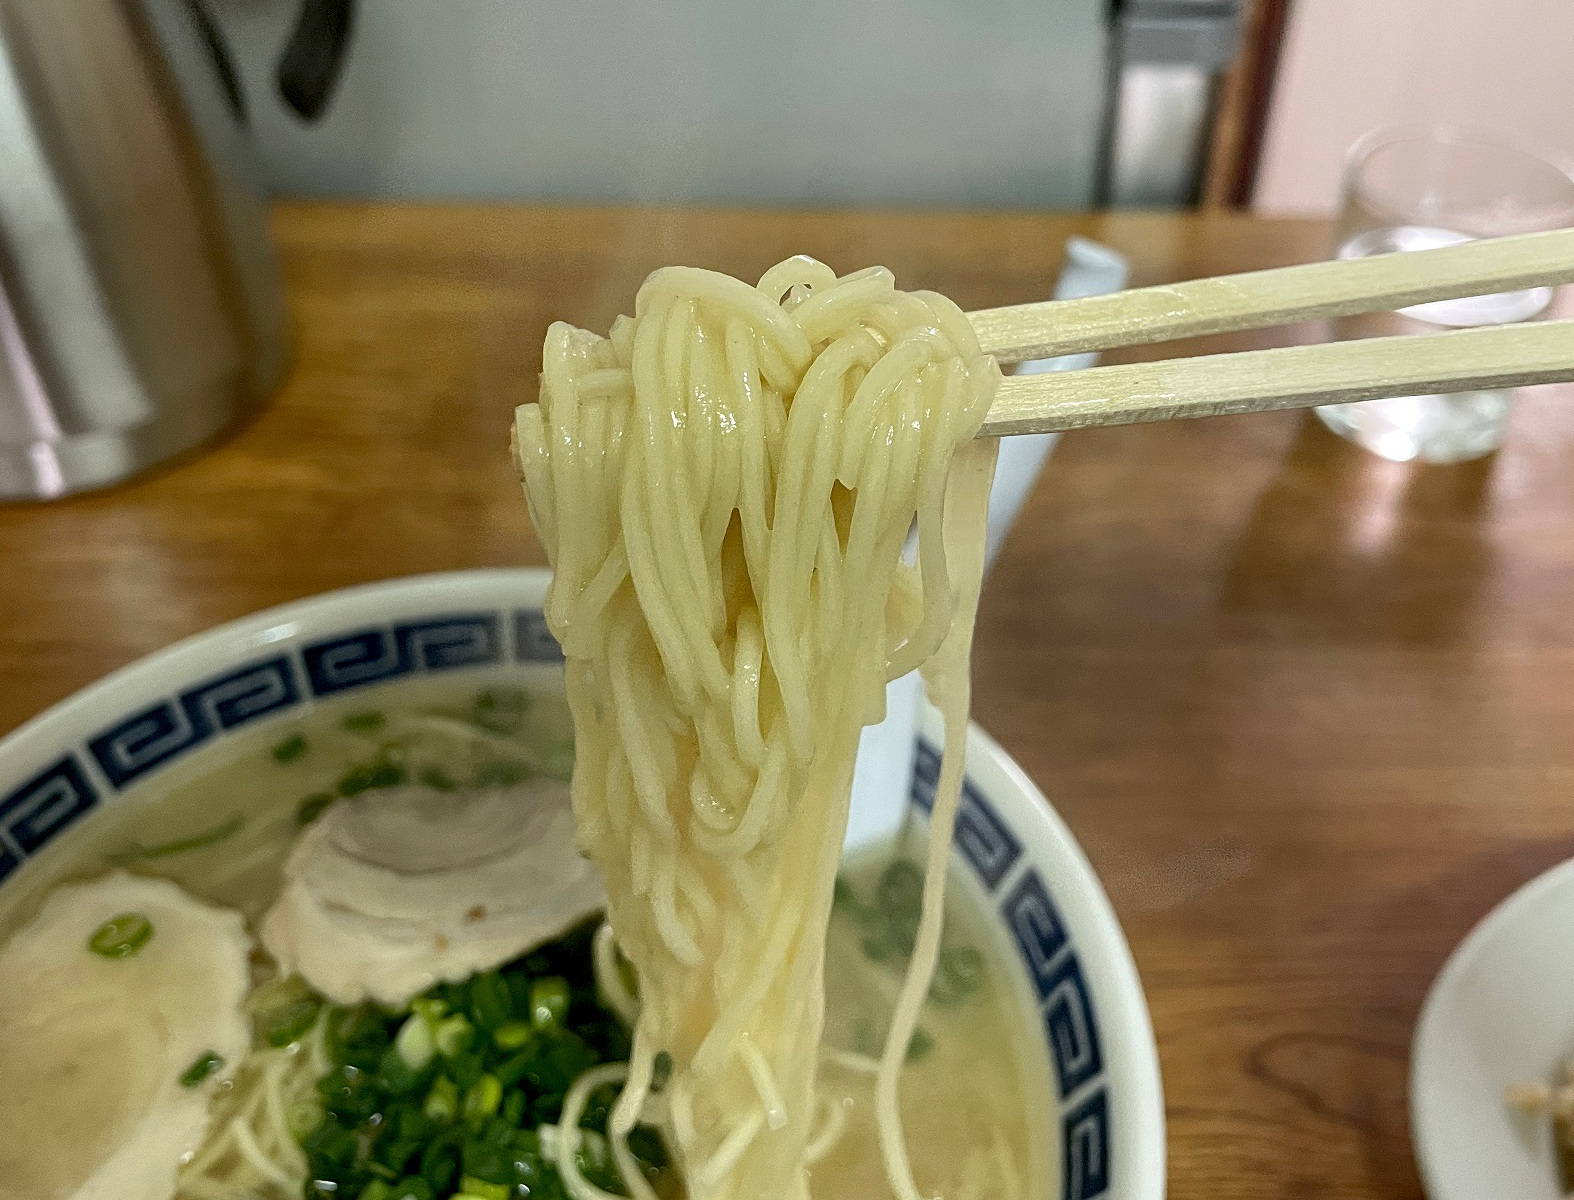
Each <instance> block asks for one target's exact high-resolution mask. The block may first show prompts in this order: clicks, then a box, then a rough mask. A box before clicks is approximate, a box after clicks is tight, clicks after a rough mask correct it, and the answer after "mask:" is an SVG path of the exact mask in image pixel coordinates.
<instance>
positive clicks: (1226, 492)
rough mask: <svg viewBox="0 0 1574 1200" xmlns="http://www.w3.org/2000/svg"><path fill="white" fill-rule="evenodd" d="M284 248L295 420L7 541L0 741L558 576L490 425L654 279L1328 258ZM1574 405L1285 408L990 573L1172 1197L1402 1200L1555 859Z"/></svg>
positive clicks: (656, 224) (636, 242)
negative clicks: (233, 646)
mask: <svg viewBox="0 0 1574 1200" xmlns="http://www.w3.org/2000/svg"><path fill="white" fill-rule="evenodd" d="M276 229H277V233H278V239H279V243H280V245H281V247H282V252H283V259H284V264H285V270H286V272H287V274H288V278H289V283H290V294H291V297H292V303H293V306H294V315H295V321H296V327H297V330H298V346H297V367H296V370H295V374H294V377H293V379H292V381H291V382H290V384H289V386H288V387H287V388H286V390H285V391H284V393H283V395H281V396H280V397H279V398H278V400H277V402H276V403H274V404H273V405H272V407H270V408H269V409H268V410H267V411H266V412H265V413H264V414H263V415H262V416H260V417H259V418H258V419H256V420H255V421H253V422H252V423H251V424H250V425H249V426H248V427H247V428H245V429H243V430H241V431H240V432H239V433H238V434H237V435H236V436H234V437H232V438H231V439H230V440H229V441H227V442H226V443H224V444H223V445H222V446H220V447H219V448H217V449H215V450H213V451H211V452H210V453H208V454H206V455H205V456H203V457H200V458H198V459H196V460H195V461H192V462H188V463H185V464H183V465H179V466H176V467H174V468H171V469H168V470H166V471H165V472H163V473H161V474H158V475H155V476H152V477H149V478H146V479H144V480H142V481H139V482H136V483H133V484H131V485H128V486H124V487H120V488H117V489H114V490H111V491H108V492H104V493H101V494H98V495H91V496H84V497H79V498H76V499H72V500H67V501H64V502H60V503H54V504H50V505H38V506H31V505H20V506H13V507H8V508H0V562H3V563H4V570H3V572H0V614H3V618H4V622H5V626H4V636H3V638H0V729H8V728H11V727H12V726H14V725H16V724H18V723H19V722H21V721H22V720H23V719H25V718H26V717H28V716H30V715H31V714H32V713H34V712H36V711H37V710H39V709H40V708H42V707H44V706H45V705H47V704H49V703H51V702H53V701H55V700H58V699H60V698H61V697H63V696H65V695H67V694H68V693H70V692H72V691H74V690H75V689H77V688H79V687H81V686H82V685H84V684H86V683H88V682H90V681H91V680H93V679H94V678H96V677H97V676H99V675H101V674H103V673H104V672H105V671H108V670H109V669H111V668H113V667H116V666H119V665H121V664H123V663H125V662H128V661H129V660H131V659H133V658H135V657H137V656H138V655H141V654H144V653H146V652H148V651H150V650H154V649H156V648H158V647H160V646H162V645H164V644H166V643H168V642H170V641H172V640H174V639H175V638H178V637H181V636H183V635H185V634H188V633H192V632H195V631H197V630H199V629H202V628H205V627H206V626H209V625H212V624H215V623H216V622H220V621H225V620H228V619H230V618H232V617H237V616H240V615H241V614H243V613H247V612H251V611H252V610H254V609H258V608H261V607H263V606H265V605H270V604H276V603H279V602H281V601H285V600H289V599H292V598H295V597H299V596H304V595H307V594H309V593H312V592H318V591H322V590H324V589H327V588H336V587H342V586H344V585H346V584H352V583H358V582H362V581H365V580H371V579H380V578H384V577H387V576H393V575H403V574H407V573H411V572H421V571H436V570H444V569H449V568H457V567H468V566H479V565H493V564H507V563H527V562H540V561H542V556H541V552H540V550H539V548H538V547H537V546H536V544H535V542H534V539H533V537H532V535H531V533H530V531H529V528H528V523H527V520H526V515H525V508H524V504H523V502H522V500H521V498H520V494H519V490H518V487H517V485H516V484H515V482H514V480H513V478H512V475H511V471H510V467H509V463H508V455H507V452H506V449H505V446H506V437H505V434H506V430H507V427H508V422H509V417H510V412H511V410H512V407H513V406H514V405H515V404H516V403H518V402H520V401H522V400H525V399H528V398H529V397H530V396H531V395H532V390H533V388H534V378H535V371H536V369H537V366H538V363H539V351H540V344H541V336H542V332H543V329H544V327H545V325H546V322H547V321H548V320H549V319H552V318H557V317H562V318H565V319H569V320H572V321H575V322H577V323H580V324H584V325H589V326H592V327H605V326H606V325H607V323H608V322H609V320H610V319H611V318H612V316H613V315H614V314H615V313H616V312H617V311H618V310H619V308H620V307H622V306H625V305H627V304H628V303H629V300H630V297H631V296H632V294H633V291H634V289H635V287H636V286H637V284H638V282H639V280H640V279H641V278H642V277H643V276H644V275H645V273H646V272H647V271H649V270H650V269H651V268H653V267H655V266H657V265H659V264H662V263H665V262H671V261H681V262H690V263H695V264H698V265H703V266H711V267H718V268H722V269H725V270H729V271H733V272H735V273H738V274H742V275H754V274H757V273H758V272H759V271H760V270H761V269H762V268H764V267H765V266H766V265H768V264H769V263H771V262H773V261H775V260H776V259H778V258H780V257H782V256H784V255H786V254H788V253H792V252H799V251H807V252H810V253H813V254H815V255H818V256H820V257H822V258H825V259H826V260H828V261H829V262H831V263H833V264H835V265H837V266H838V267H840V268H842V269H850V268H852V267H857V266H863V265H865V264H867V263H871V262H882V263H885V264H887V265H889V266H891V267H892V268H894V269H895V271H896V272H897V276H898V278H899V279H900V280H901V281H903V283H904V284H906V285H907V286H922V287H933V288H939V289H941V290H942V291H945V292H947V293H949V294H950V295H951V296H953V297H954V298H955V299H956V300H957V301H959V302H960V303H961V304H962V305H963V306H964V307H980V306H984V305H989V304H1001V303H1007V302H1011V301H1017V300H1028V299H1034V298H1039V297H1041V296H1043V295H1044V294H1045V293H1046V291H1047V289H1048V288H1049V286H1050V283H1051V281H1052V279H1053V277H1054V274H1055V271H1056V268H1057V265H1058V262H1059V258H1060V246H1061V244H1062V242H1063V240H1064V239H1065V237H1066V236H1067V235H1068V234H1070V233H1073V232H1077V233H1083V234H1088V235H1091V236H1094V237H1097V238H1101V239H1103V240H1105V241H1107V242H1109V243H1110V244H1112V245H1114V246H1116V247H1117V248H1119V249H1120V250H1122V251H1124V252H1126V253H1127V254H1129V255H1130V256H1131V257H1132V259H1133V261H1134V264H1135V278H1134V282H1136V283H1151V282H1157V281H1163V280H1172V279H1179V278H1185V277H1190V276H1196V275H1204V274H1211V273H1215V272H1222V271H1236V270H1245V269H1250V268H1254V267H1264V266H1271V265H1277V264H1281V263H1288V262H1294V261H1301V260H1306V259H1311V258H1315V257H1317V256H1319V255H1320V254H1321V253H1322V252H1323V251H1324V248H1325V246H1326V244H1327V238H1326V232H1325V230H1324V229H1323V228H1322V227H1320V226H1318V225H1316V224H1313V223H1269V222H1263V221H1257V220H1253V219H1247V218H1230V217H1209V218H1191V217H1165V216H1135V215H1134V216H1111V217H1087V218H1060V217H1035V216H989V217H979V216H945V215H904V216H891V215H874V214H868V215H771V214H750V215H744V214H736V213H727V214H721V213H709V214H702V213H671V212H631V211H627V210H567V209H539V208H537V209H531V208H430V207H401V206H335V205H326V204H287V205H283V206H281V207H280V209H279V210H278V214H277V221H276ZM1306 332H1307V331H1291V333H1290V334H1289V335H1288V336H1292V337H1294V336H1303V335H1305V334H1306ZM1280 336H1281V337H1283V336H1285V335H1282V334H1281V335H1280ZM1229 344H1231V345H1236V346H1240V345H1247V344H1253V343H1252V342H1251V340H1250V339H1240V338H1237V339H1233V341H1232V342H1230V343H1229ZM1256 344H1261V340H1259V341H1258V342H1257V343H1256ZM1570 401H1574V392H1570V391H1567V390H1565V391H1564V392H1563V393H1562V394H1561V395H1560V394H1558V393H1556V392H1554V391H1552V390H1550V389H1549V390H1547V391H1545V392H1543V394H1541V395H1539V396H1536V397H1534V398H1531V399H1527V400H1526V401H1525V402H1524V403H1523V404H1522V405H1521V406H1520V408H1519V409H1518V410H1516V412H1515V415H1514V421H1513V428H1512V430H1511V433H1510V437H1509V442H1508V445H1507V447H1506V448H1505V449H1504V450H1503V452H1501V453H1500V454H1498V455H1497V456H1496V457H1495V458H1493V459H1491V460H1489V461H1486V462H1483V463H1478V464H1473V465H1466V466H1460V467H1451V468H1439V467H1415V466H1404V465H1397V464H1390V463H1385V462H1381V461H1379V460H1377V459H1374V458H1371V457H1369V456H1366V455H1364V454H1362V453H1360V452H1359V451H1357V450H1355V449H1353V448H1351V447H1349V446H1347V445H1345V444H1344V443H1342V442H1340V441H1338V440H1337V439H1335V438H1334V437H1333V436H1332V435H1330V434H1328V433H1326V432H1325V431H1324V430H1323V429H1322V428H1321V427H1320V426H1319V425H1317V423H1316V422H1315V421H1314V420H1313V419H1311V418H1306V417H1303V416H1301V415H1299V414H1290V413H1283V414H1273V415H1268V416H1260V417H1240V418H1221V419H1217V420H1212V421H1206V422H1195V423H1188V424H1175V425H1171V426H1160V425H1150V426H1139V427H1133V428H1128V429H1111V430H1098V431H1088V432H1083V433H1078V434H1073V435H1070V436H1068V437H1067V438H1066V439H1065V440H1064V442H1063V443H1062V444H1061V445H1060V446H1059V447H1058V448H1057V449H1056V451H1055V453H1054V456H1053V458H1052V459H1051V461H1050V465H1049V469H1048V473H1047V475H1046V476H1045V478H1044V479H1043V481H1042V483H1041V484H1040V486H1039V487H1038V489H1037V492H1036V493H1035V494H1034V496H1033V497H1032V499H1031V501H1030V503H1029V505H1028V507H1027V509H1026V511H1025V512H1024V513H1023V515H1022V518H1021V520H1020V523H1019V525H1018V528H1017V530H1016V532H1014V533H1013V535H1012V537H1011V540H1010V541H1009V542H1008V543H1007V546H1006V549H1005V551H1004V553H1003V555H1002V557H1001V559H1000V562H999V565H998V567H997V568H996V570H995V574H994V577H993V579H992V581H991V584H990V587H989V588H988V590H987V593H986V599H985V601H984V607H983V613H982V615H981V619H980V622H979V634H978V646H977V688H976V692H977V697H978V699H977V716H978V718H979V720H980V721H981V722H982V723H983V724H984V725H985V726H986V727H987V728H988V729H990V730H991V731H992V732H993V733H994V734H995V736H996V737H998V738H999V739H1000V741H1001V742H1003V743H1004V745H1005V746H1006V748H1007V749H1008V750H1009V751H1010V752H1011V753H1012V754H1014V755H1015V756H1016V757H1017V758H1018V760H1019V761H1020V762H1021V763H1022V764H1023V765H1024V766H1025V767H1026V768H1027V770H1028V772H1029V773H1030V774H1031V775H1033V777H1034V778H1035V779H1037V780H1038V781H1039V783H1040V784H1041V785H1042V786H1043V788H1044V789H1045V791H1046V792H1048V793H1049V795H1050V796H1051V797H1052V799H1053V800H1054V802H1055V803H1056V804H1057V805H1058V806H1059V807H1060V809H1061V811H1062V812H1063V813H1064V814H1065V815H1066V818H1067V819H1068V820H1069V821H1070V823H1071V826H1072V828H1073V829H1074V830H1075V831H1076V833H1077V836H1078V837H1079V838H1081V839H1082V843H1083V845H1084V846H1085V847H1086V848H1087V851H1088V853H1089V855H1090V856H1091V858H1092V860H1093V862H1094V865H1095V866H1096V867H1097V868H1098V870H1099V873H1100V874H1101V875H1102V876H1103V878H1104V881H1105V884H1106V886H1107V887H1108V888H1109V890H1110V893H1111V896H1112V897H1113V899H1114V903H1115V907H1116V908H1117V909H1118V910H1119V913H1120V916H1121V919H1122V920H1123V922H1124V923H1125V927H1126V931H1127V934H1128V935H1129V936H1130V938H1131V942H1132V946H1133V949H1134V950H1135V953H1136V958H1137V963H1138V965H1139V967H1140V968H1141V971H1142V975H1143V979H1144V981H1145V983H1146V986H1147V990H1148V996H1149V1000H1150V1003H1151V1004H1152V1008H1153V1016H1154V1023H1155V1025H1156V1027H1157V1032H1158V1039H1159V1047H1160V1054H1161V1057H1162V1060H1163V1068H1164V1078H1165V1090H1166V1093H1167V1096H1168V1105H1169V1119H1170V1156H1171V1157H1170V1162H1171V1172H1170V1174H1171V1194H1172V1196H1175V1197H1178V1198H1189V1197H1197V1198H1199V1200H1229V1198H1232V1197H1243V1198H1244V1197H1253V1198H1256V1197H1263V1196H1306V1197H1312V1196H1315V1197H1319V1198H1320V1200H1335V1198H1338V1197H1376V1196H1383V1197H1395V1196H1397V1197H1406V1196H1415V1195H1417V1194H1419V1183H1418V1181H1417V1178H1416V1173H1415V1169H1414V1167H1413V1165H1412V1162H1411V1157H1410V1148H1409V1142H1408V1136H1407V1132H1406V1117H1405V1060H1406V1048H1407V1045H1408V1042H1409V1037H1410V1031H1411V1027H1412V1025H1413V1023H1414V1020H1415V1016H1416V1011H1417V1008H1418V1006H1419V1004H1420V1002H1421V998H1422V995H1423V993H1424V991H1425V988H1426V986H1427V983H1428V981H1429V980H1430V979H1431V977H1432V975H1433V973H1434V972H1435V971H1436V970H1437V968H1438V967H1439V965H1440V964H1441V963H1442V961H1443V958H1444V957H1445V955H1446V954H1447V953H1448V951H1449V949H1450V947H1451V946H1453V945H1454V943H1455V942H1456V941H1457V940H1458V939H1459V937H1460V936H1461V935H1462V934H1463V933H1464V932H1465V930H1466V929H1467V928H1468V927H1469V926H1470V924H1471V923H1472V922H1473V921H1475V920H1476V919H1477V918H1478V917H1479V916H1481V914H1482V913H1484V912H1485V911H1486V910H1487V909H1488V908H1489V907H1490V906H1491V905H1492V904H1493V903H1495V902H1496V901H1497V900H1498V899H1499V898H1500V897H1502V896H1503V895H1504V894H1506V893H1507V892H1508V891H1510V890H1511V889H1512V888H1513V887H1515V886H1516V885H1517V884H1519V883H1520V882H1522V881H1523V880H1525V879H1527V878H1529V877H1530V876H1531V875H1533V874H1534V873H1536V872H1538V871H1540V870H1541V869H1543V868H1544V867H1547V866H1549V865H1551V864H1552V863H1554V862H1557V861H1558V860H1559V859H1562V858H1563V857H1565V856H1567V855H1568V854H1570V853H1571V851H1574V804H1571V803H1570V802H1569V793H1570V791H1571V787H1574V569H1571V566H1574V561H1571V560H1574V472H1571V471H1570V470H1568V469H1567V468H1568V464H1569V463H1570V460H1571V455H1574V404H1571V403H1570ZM1548 999H1549V1002H1551V1003H1562V1002H1565V998H1562V997H1549V998H1548Z"/></svg>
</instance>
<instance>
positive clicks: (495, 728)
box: [470, 688, 530, 734]
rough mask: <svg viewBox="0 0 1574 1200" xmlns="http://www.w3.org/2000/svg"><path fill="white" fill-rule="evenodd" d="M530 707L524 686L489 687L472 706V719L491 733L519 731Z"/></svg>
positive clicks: (477, 697) (478, 696) (477, 696)
mask: <svg viewBox="0 0 1574 1200" xmlns="http://www.w3.org/2000/svg"><path fill="white" fill-rule="evenodd" d="M529 708H530V696H529V695H528V694H527V693H526V692H525V690H524V689H523V688H487V689H486V690H485V691H482V692H479V693H478V694H477V695H476V698H475V703H474V704H472V705H471V706H470V720H471V721H473V722H474V723H475V724H477V725H479V726H480V727H481V728H482V729H485V730H486V731H487V732H489V733H500V734H510V733H518V732H519V731H520V729H521V728H522V727H523V726H524V723H525V713H526V712H527V711H528V710H529Z"/></svg>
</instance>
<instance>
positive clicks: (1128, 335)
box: [968, 229, 1574, 395]
mask: <svg viewBox="0 0 1574 1200" xmlns="http://www.w3.org/2000/svg"><path fill="white" fill-rule="evenodd" d="M1571 282H1574V229H1555V230H1551V231H1549V232H1546V233H1527V234H1522V235H1520V236H1517V237H1508V238H1495V239H1490V240H1482V241H1475V242H1464V243H1461V244H1460V245H1458V246H1444V247H1442V248H1440V249H1436V250H1415V251H1409V252H1405V253H1394V254H1379V255H1374V256H1372V257H1371V258H1359V259H1335V260H1332V261H1328V262H1316V263H1307V264H1305V265H1304V266H1298V267H1279V268H1276V269H1274V270H1271V271H1250V272H1247V273H1246V274H1243V275H1221V276H1217V277H1214V278H1209V279H1193V280H1188V281H1187V282H1185V283H1174V284H1165V285H1162V286H1159V287H1145V288H1134V289H1132V290H1131V291H1126V292H1113V293H1111V294H1109V295H1103V296H1088V297H1086V298H1084V299H1079V300H1047V301H1044V302H1042V303H1038V304H1018V305H1013V306H1012V307H1010V308H987V309H982V310H980V311H978V312H973V313H969V314H968V317H969V319H970V320H971V321H972V323H973V328H974V329H975V330H976V331H977V333H978V340H979V342H980V343H981V344H982V346H983V349H984V351H985V352H986V353H988V354H992V355H994V356H995V358H996V359H998V360H999V361H1000V362H1003V363H1013V362H1022V361H1024V360H1027V359H1034V358H1055V357H1058V356H1060V355H1063V354H1080V353H1084V352H1086V351H1092V350H1109V349H1112V348H1114V347H1117V346H1135V345H1141V344H1143V343H1147V342H1166V341H1171V340H1173V339H1175V338H1181V337H1192V336H1197V335H1201V334H1208V333H1226V332H1230V331H1232V330H1237V329H1261V328H1265V327H1267V326H1270V325H1284V324H1287V323H1289V322H1291V321H1306V320H1313V319H1317V318H1322V317H1337V316H1350V315H1352V314H1355V313H1367V312H1381V311H1386V310H1388V309H1395V308H1405V307H1408V306H1409V305H1412V304H1422V303H1425V302H1427V301H1431V300H1451V299H1454V298H1455V297H1458V296H1484V295H1489V294H1491V293H1493V292H1512V291H1518V290H1520V289H1521V288H1528V287H1538V286H1548V285H1552V284H1559V283H1571ZM1386 394H1389V395H1392V394H1394V393H1391V392H1390V393H1386Z"/></svg>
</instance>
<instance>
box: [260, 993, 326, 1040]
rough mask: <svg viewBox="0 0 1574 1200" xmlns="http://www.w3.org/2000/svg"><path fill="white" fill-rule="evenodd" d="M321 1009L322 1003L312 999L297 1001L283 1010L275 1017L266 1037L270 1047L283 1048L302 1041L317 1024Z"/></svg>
mask: <svg viewBox="0 0 1574 1200" xmlns="http://www.w3.org/2000/svg"><path fill="white" fill-rule="evenodd" d="M321 1009H322V1001H320V1000H316V999H311V1000H297V1001H295V1003H293V1004H291V1005H289V1006H288V1007H287V1008H285V1009H283V1010H281V1011H280V1012H279V1013H278V1015H277V1016H275V1017H274V1019H273V1022H272V1024H271V1025H270V1026H269V1028H268V1032H267V1034H266V1035H265V1036H266V1038H267V1042H268V1045H270V1046H275V1047H283V1046H289V1045H293V1044H294V1043H295V1042H298V1041H300V1040H301V1039H302V1038H303V1037H305V1036H306V1034H307V1031H309V1030H310V1029H311V1027H312V1025H313V1024H315V1023H316V1020H317V1014H318V1012H319V1011H321Z"/></svg>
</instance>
